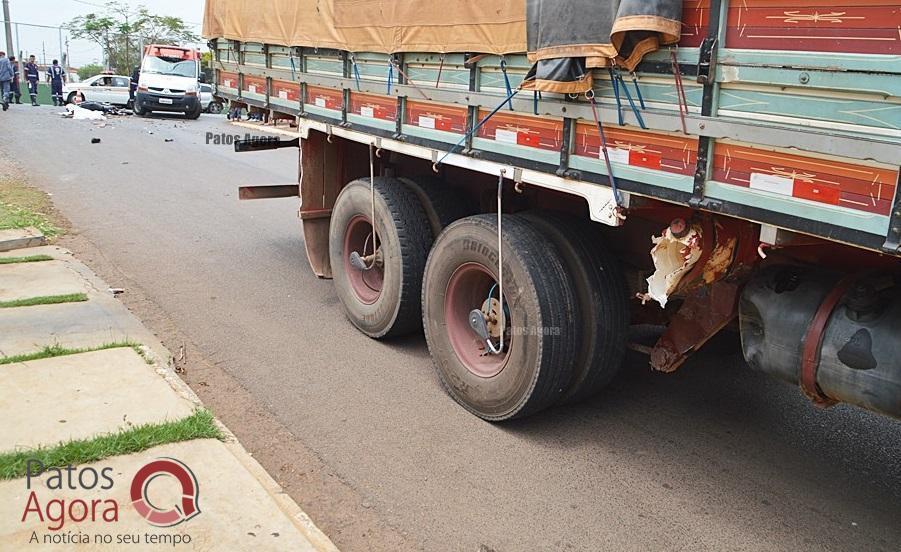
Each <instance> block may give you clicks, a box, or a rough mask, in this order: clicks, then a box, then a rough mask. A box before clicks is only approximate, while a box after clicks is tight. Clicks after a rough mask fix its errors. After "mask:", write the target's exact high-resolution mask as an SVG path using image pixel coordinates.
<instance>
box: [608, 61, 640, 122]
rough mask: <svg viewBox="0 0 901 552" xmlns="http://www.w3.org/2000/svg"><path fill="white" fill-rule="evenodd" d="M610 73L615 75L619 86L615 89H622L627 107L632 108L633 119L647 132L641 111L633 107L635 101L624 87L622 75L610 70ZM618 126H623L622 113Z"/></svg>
mask: <svg viewBox="0 0 901 552" xmlns="http://www.w3.org/2000/svg"><path fill="white" fill-rule="evenodd" d="M611 71H612V72H613V74H614V75H615V78H616V80H618V81H619V86H617V88H619V89H622V91H623V92H624V93H625V94H626V100H628V102H629V107H631V108H632V113H634V114H635V119H636V120H638V125H639V126H640V127H641V128H642V129H644V130H647V129H648V127H647V126H646V125H645V124H644V119H643V118H642V116H641V111H639V110H638V106H636V105H635V100H633V99H632V93H631V92H629V87H628V86H626V81H625V80H624V79H623V76H622V74H621V73H620V72H619V71H618V70H617V69H616V68H612V69H611ZM618 102H619V98H617V103H618ZM619 124H620V126H623V125H624V124H625V123H623V122H622V113H620V123H619Z"/></svg>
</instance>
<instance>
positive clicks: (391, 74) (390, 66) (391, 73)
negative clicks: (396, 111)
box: [388, 61, 394, 96]
mask: <svg viewBox="0 0 901 552" xmlns="http://www.w3.org/2000/svg"><path fill="white" fill-rule="evenodd" d="M393 82H394V63H392V62H391V61H389V62H388V95H389V96H390V95H391V84H392V83H393Z"/></svg>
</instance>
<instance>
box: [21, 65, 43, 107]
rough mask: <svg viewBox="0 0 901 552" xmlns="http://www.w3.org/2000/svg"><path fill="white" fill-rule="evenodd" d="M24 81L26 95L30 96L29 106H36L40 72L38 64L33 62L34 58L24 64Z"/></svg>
mask: <svg viewBox="0 0 901 552" xmlns="http://www.w3.org/2000/svg"><path fill="white" fill-rule="evenodd" d="M25 80H26V81H28V94H29V95H31V105H33V106H37V105H38V81H39V80H41V72H40V70H38V64H37V63H35V62H34V56H31V57H29V58H28V63H26V64H25Z"/></svg>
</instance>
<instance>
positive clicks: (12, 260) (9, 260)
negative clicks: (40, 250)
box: [0, 255, 53, 265]
mask: <svg viewBox="0 0 901 552" xmlns="http://www.w3.org/2000/svg"><path fill="white" fill-rule="evenodd" d="M52 260H53V257H51V256H50V255H31V256H30V257H0V265H8V264H22V263H43V262H45V261H52Z"/></svg>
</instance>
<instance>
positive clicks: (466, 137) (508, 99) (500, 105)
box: [435, 89, 519, 167]
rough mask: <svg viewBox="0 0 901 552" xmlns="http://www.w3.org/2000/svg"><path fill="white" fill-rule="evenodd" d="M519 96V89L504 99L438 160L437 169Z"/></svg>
mask: <svg viewBox="0 0 901 552" xmlns="http://www.w3.org/2000/svg"><path fill="white" fill-rule="evenodd" d="M517 94H519V90H518V89H517V90H514V91H513V92H511V93H510V95H509V96H507V97H506V98H505V99H504V101H502V102H501V103H500V104H499V105H498V106H497V107H495V108H494V109H493V110H492V111H491V113H489V114H488V115H485V118H484V119H482V120H481V121H479V124H477V125H476V126H474V127H472V130H470V131H469V132H467V133H466V134H464V135H463V138H460V141H459V142H457V143H456V144H454V147H452V148H451V149H450V150H449V151H448V152H447V153H445V154H444V156H443V157H442V158H441V159H439V160H438V162H437V163H435V166H436V167H437V166H438V165H440V164H441V163H443V162H444V160H445V159H447V157H448V156H449V155H450V154H452V153H454V151H455V150H456V149H457V148H459V147H460V146H462V145H463V143H464V142H466V140H467V139H468V138H469V137H470V136H472V135H474V134H475V133H476V132H478V131H479V129H480V128H482V126H484V125H485V123H487V122H488V119H490V118H492V117H494V116H495V115H497V112H498V111H500V110H501V109H503V108H504V106H505V105H506V104H508V103H510V104H512V103H513V98H514V96H516V95H517Z"/></svg>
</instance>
